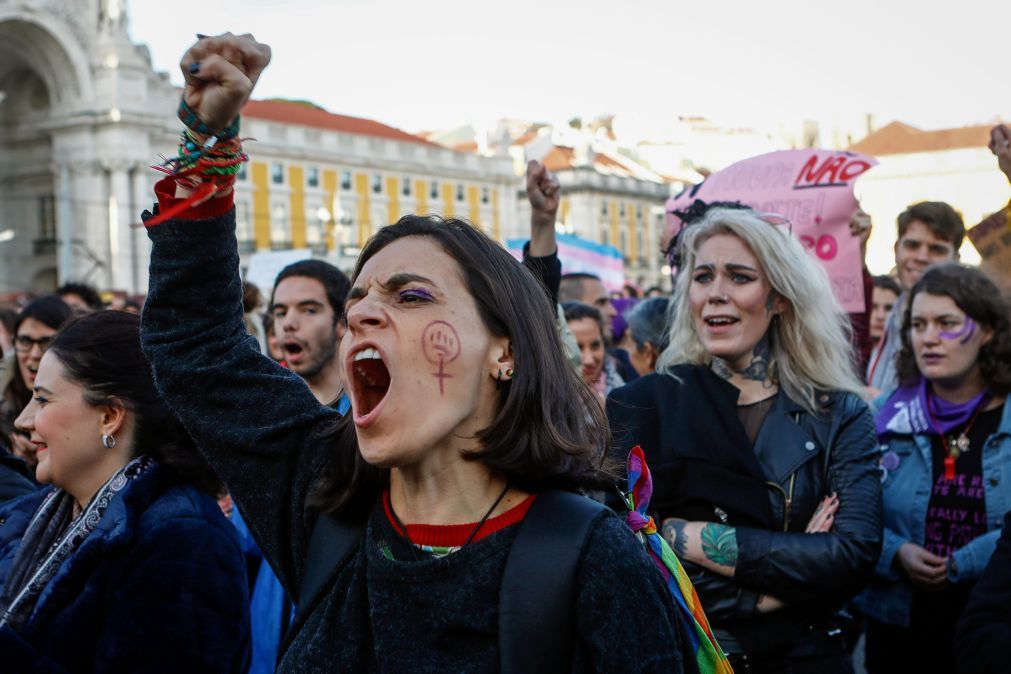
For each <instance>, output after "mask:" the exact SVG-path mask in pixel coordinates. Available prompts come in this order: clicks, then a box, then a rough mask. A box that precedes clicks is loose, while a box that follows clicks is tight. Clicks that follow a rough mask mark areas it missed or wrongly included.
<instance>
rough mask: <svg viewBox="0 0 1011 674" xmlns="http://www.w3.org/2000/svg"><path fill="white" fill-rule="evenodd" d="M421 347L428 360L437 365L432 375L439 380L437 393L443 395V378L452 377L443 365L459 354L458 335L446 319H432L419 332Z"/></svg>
mask: <svg viewBox="0 0 1011 674" xmlns="http://www.w3.org/2000/svg"><path fill="white" fill-rule="evenodd" d="M421 348H422V350H423V351H424V353H425V358H426V359H427V360H428V362H429V363H431V364H432V365H438V366H439V371H438V372H433V373H432V376H434V377H435V378H436V379H438V380H439V395H443V393H444V392H445V391H444V383H445V380H446V379H451V378H452V377H453V375H451V374H447V373H446V370H445V366H446V365H447V364H448V363H452V362H453V361H454V360H456V357H457V356H459V355H460V337H459V336H458V335H457V334H456V329H455V328H454V327H453V326H452V325H450V324H449V323H447V322H446V321H432V322H431V323H429V324H428V325H427V326H425V331H424V332H422V333H421Z"/></svg>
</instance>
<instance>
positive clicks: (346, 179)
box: [341, 171, 351, 192]
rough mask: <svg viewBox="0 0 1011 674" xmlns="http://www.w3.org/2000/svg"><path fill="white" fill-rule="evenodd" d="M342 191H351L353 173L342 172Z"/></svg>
mask: <svg viewBox="0 0 1011 674" xmlns="http://www.w3.org/2000/svg"><path fill="white" fill-rule="evenodd" d="M341 189H342V190H344V191H345V192H347V191H349V190H350V189H351V171H341Z"/></svg>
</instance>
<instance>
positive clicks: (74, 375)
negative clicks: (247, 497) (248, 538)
mask: <svg viewBox="0 0 1011 674" xmlns="http://www.w3.org/2000/svg"><path fill="white" fill-rule="evenodd" d="M49 351H50V352H51V353H52V354H53V355H55V356H56V357H57V358H59V359H60V363H62V364H63V368H64V370H65V371H66V373H67V377H68V378H69V379H70V380H72V381H74V382H75V383H77V384H79V385H80V386H81V387H82V388H83V389H84V400H85V402H87V403H88V404H89V405H96V406H97V405H109V404H121V405H123V406H124V407H125V408H126V409H128V410H130V411H131V412H133V414H134V446H135V452H136V455H137V456H149V457H151V458H153V459H155V460H156V461H158V462H159V463H160V464H162V465H164V466H167V467H169V468H171V469H172V470H174V471H175V472H176V474H178V475H179V476H180V477H181V478H183V479H184V480H186V481H188V482H190V483H191V484H193V485H194V486H196V487H197V488H199V489H202V490H203V491H206V492H208V493H210V494H212V495H216V494H217V493H219V492H220V491H221V488H222V485H221V481H220V480H219V479H218V477H217V476H216V475H215V474H214V471H213V470H211V467H210V466H209V465H208V464H207V462H206V461H205V460H204V458H203V457H202V456H201V455H200V452H199V451H198V450H197V448H196V445H195V444H194V443H193V441H192V440H191V439H190V436H189V434H187V432H186V430H185V429H184V428H183V426H182V424H181V423H180V422H179V419H178V418H177V417H176V416H175V414H174V413H173V412H172V410H170V409H169V407H168V405H167V404H166V403H165V401H164V399H163V398H162V397H161V395H160V394H159V393H158V390H157V389H156V388H155V385H154V376H153V374H152V373H151V366H150V365H149V364H148V361H147V358H145V356H144V352H143V351H142V350H141V346H140V316H137V315H136V314H131V313H129V312H126V311H100V312H96V313H92V314H86V315H84V316H81V317H79V318H76V319H74V320H72V321H71V322H69V323H67V325H66V326H64V328H63V329H62V330H61V331H60V332H59V334H58V335H57V336H56V339H55V340H53V345H52V346H51V347H50V348H49Z"/></svg>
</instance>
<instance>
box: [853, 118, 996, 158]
mask: <svg viewBox="0 0 1011 674" xmlns="http://www.w3.org/2000/svg"><path fill="white" fill-rule="evenodd" d="M992 127H993V124H983V125H979V126H963V127H960V128H956V129H940V130H937V131H922V130H920V129H917V128H916V127H914V126H909V125H908V124H903V123H902V122H892V123H891V124H889V125H887V126H884V127H882V128H880V129H878V130H877V131H875V132H873V133H871V134H870V135H868V136H867V137H866V138H864V139H863V140H861V141H859V142H856V143H854V144H853V145H851V146H850V149H851V150H853V151H855V152H862V153H864V154H869V155H872V156H880V155H888V154H909V153H913V152H937V151H939V150H957V149H960V148H967V147H983V148H985V147H986V146H987V143H989V142H990V129H991V128H992Z"/></svg>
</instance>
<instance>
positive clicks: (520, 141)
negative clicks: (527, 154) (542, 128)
mask: <svg viewBox="0 0 1011 674" xmlns="http://www.w3.org/2000/svg"><path fill="white" fill-rule="evenodd" d="M534 138H537V132H536V131H527V132H526V133H525V134H523V135H522V136H520V137H519V138H517V139H516V140H514V141H513V145H526V144H527V143H529V142H530V141H532V140H533V139H534Z"/></svg>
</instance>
